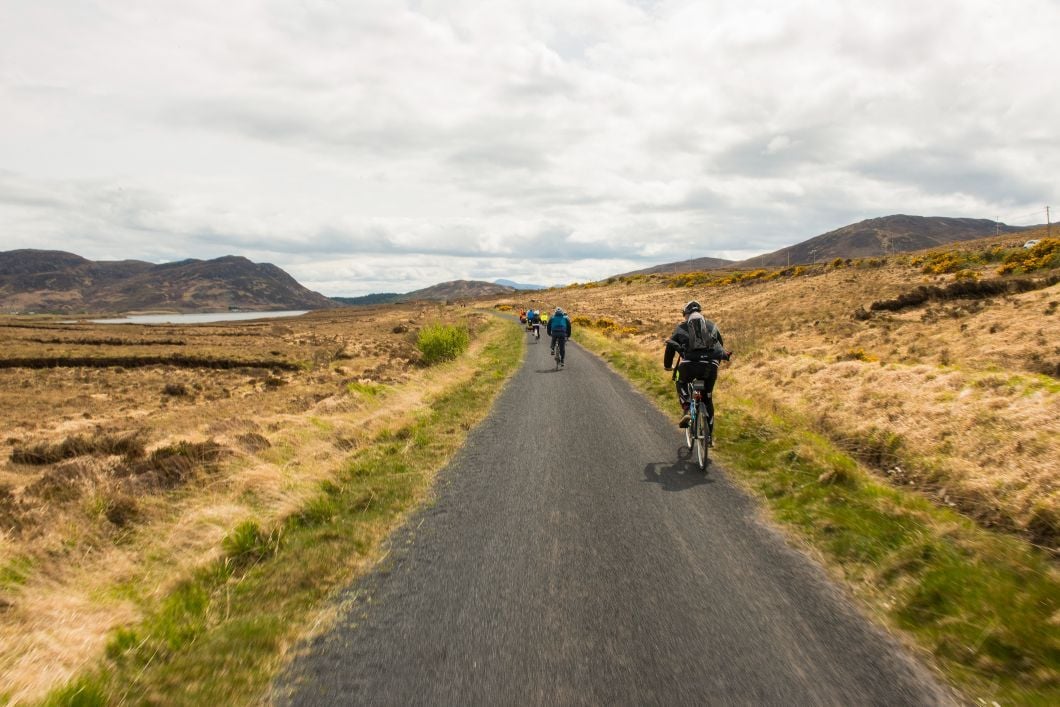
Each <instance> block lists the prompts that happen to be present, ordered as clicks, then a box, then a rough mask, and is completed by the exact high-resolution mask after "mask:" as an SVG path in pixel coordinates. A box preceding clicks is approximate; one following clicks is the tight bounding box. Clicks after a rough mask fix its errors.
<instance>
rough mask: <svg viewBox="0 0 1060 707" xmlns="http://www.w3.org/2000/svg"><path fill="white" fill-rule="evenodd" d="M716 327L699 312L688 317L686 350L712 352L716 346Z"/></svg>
mask: <svg viewBox="0 0 1060 707" xmlns="http://www.w3.org/2000/svg"><path fill="white" fill-rule="evenodd" d="M717 331H718V330H717V329H716V328H715V327H714V325H713V323H711V322H710V321H708V320H707V318H706V317H704V316H703V315H702V314H700V313H699V312H692V314H691V315H690V316H689V317H688V351H689V352H692V351H710V352H713V351H714V349H715V348H717V346H718V336H717Z"/></svg>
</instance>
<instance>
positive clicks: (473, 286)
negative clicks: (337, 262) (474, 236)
mask: <svg viewBox="0 0 1060 707" xmlns="http://www.w3.org/2000/svg"><path fill="white" fill-rule="evenodd" d="M517 289H525V288H516V287H508V286H507V285H503V284H498V283H494V282H485V281H483V280H450V281H449V282H439V283H438V284H437V285H431V286H430V287H424V288H422V289H419V290H413V291H412V292H406V293H404V294H402V293H399V292H377V293H374V294H370V295H362V296H360V297H332V298H331V299H333V300H334V301H336V302H338V303H340V304H343V305H346V306H347V307H367V306H370V305H376V304H398V303H400V302H415V301H417V300H431V301H437V302H448V301H450V300H462V299H475V298H476V297H493V296H495V295H505V294H508V293H510V292H515V291H516V290H517ZM534 289H536V288H534Z"/></svg>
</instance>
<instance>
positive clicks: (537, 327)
mask: <svg viewBox="0 0 1060 707" xmlns="http://www.w3.org/2000/svg"><path fill="white" fill-rule="evenodd" d="M527 319H528V321H529V322H530V325H531V329H533V330H534V338H536V339H540V338H541V312H539V311H537V310H536V309H532V310H530V313H529V314H527Z"/></svg>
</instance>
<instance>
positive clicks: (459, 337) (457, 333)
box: [416, 324, 471, 365]
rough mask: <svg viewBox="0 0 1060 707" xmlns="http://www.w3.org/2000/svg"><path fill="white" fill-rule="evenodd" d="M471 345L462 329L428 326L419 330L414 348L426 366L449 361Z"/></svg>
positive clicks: (450, 326) (464, 330)
mask: <svg viewBox="0 0 1060 707" xmlns="http://www.w3.org/2000/svg"><path fill="white" fill-rule="evenodd" d="M470 344H471V336H470V335H469V334H468V332H467V329H466V328H464V327H458V326H453V325H451V324H430V325H428V326H425V327H423V329H421V330H420V333H419V336H418V337H417V339H416V347H417V348H418V349H419V350H420V352H421V353H422V354H423V360H424V362H425V363H427V365H432V364H435V363H440V362H441V361H450V360H452V359H454V358H456V357H457V356H459V355H460V354H462V353H463V352H464V351H466V350H467V347H468V346H469V345H470Z"/></svg>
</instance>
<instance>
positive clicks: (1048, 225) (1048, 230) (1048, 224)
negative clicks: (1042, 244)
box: [1045, 206, 1053, 238]
mask: <svg viewBox="0 0 1060 707" xmlns="http://www.w3.org/2000/svg"><path fill="white" fill-rule="evenodd" d="M1045 237H1046V238H1052V237H1053V222H1052V219H1050V218H1049V207H1048V206H1046V207H1045Z"/></svg>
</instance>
